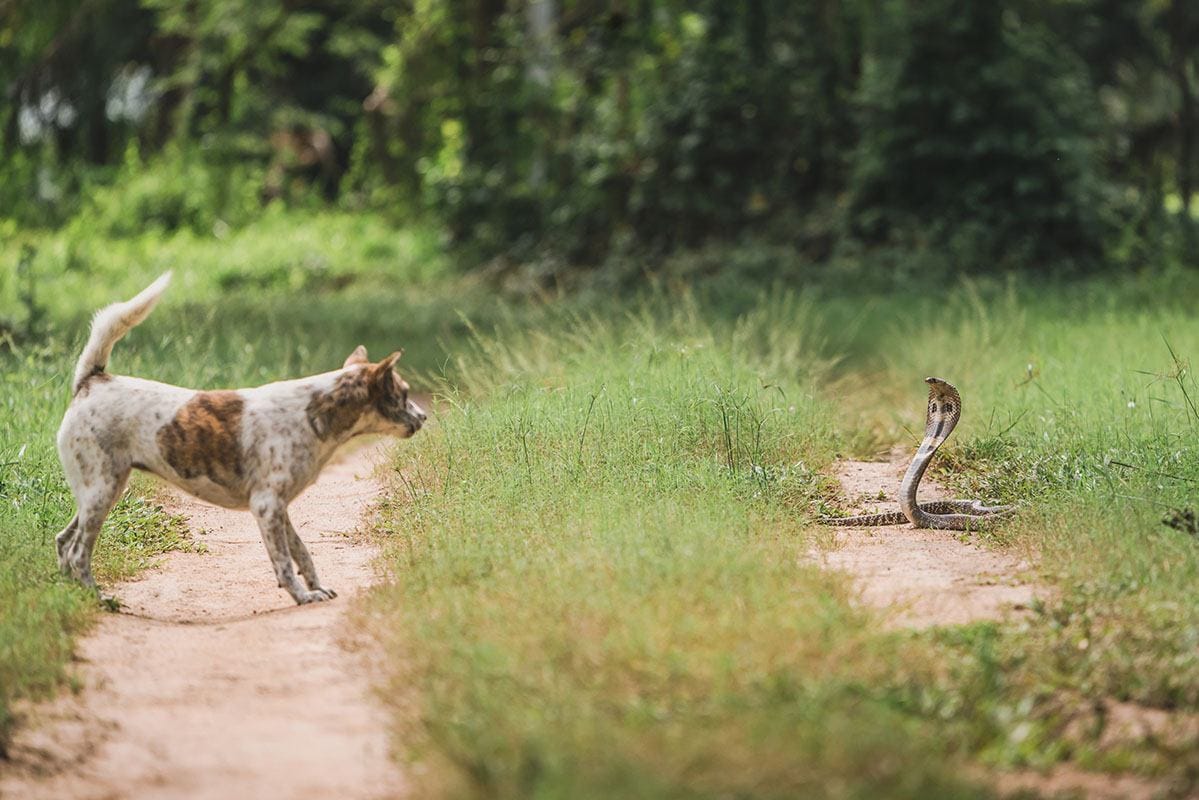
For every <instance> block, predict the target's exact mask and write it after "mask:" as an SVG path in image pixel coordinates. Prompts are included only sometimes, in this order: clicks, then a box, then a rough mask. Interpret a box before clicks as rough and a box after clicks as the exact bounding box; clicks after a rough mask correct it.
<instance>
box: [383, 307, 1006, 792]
mask: <svg viewBox="0 0 1199 800" xmlns="http://www.w3.org/2000/svg"><path fill="white" fill-rule="evenodd" d="M662 305H664V304H663V303H661V302H660V301H658V302H656V303H654V305H653V307H652V309H653V310H645V311H643V312H638V313H634V314H626V315H618V316H616V317H615V318H611V317H606V316H599V317H596V318H591V319H585V320H574V321H573V322H572V323H571V324H569V325H568V326H566V328H567V329H569V330H570V333H569V335H565V334H564V335H554V334H550V333H546V334H541V335H538V334H524V335H522V334H520V333H518V332H509V333H507V334H506V335H504V336H502V337H501V338H499V339H490V338H487V339H484V340H483V341H482V342H480V343H479V345H478V348H477V349H476V350H474V351H473V352H472V354H471V355H469V356H467V357H464V358H463V359H462V360H461V362H460V364H459V369H458V370H457V372H456V374H457V375H459V376H461V379H462V380H463V381H465V382H466V383H467V384H468V385H470V386H471V387H472V391H474V392H476V393H477V395H478V397H479V398H480V399H478V400H468V399H463V398H461V397H459V396H457V395H455V394H453V393H452V392H451V393H450V395H449V398H448V400H447V402H448V403H449V408H448V409H447V410H446V411H444V412H443V413H442V414H441V415H440V417H439V420H438V424H437V425H436V426H435V427H432V428H431V429H429V430H428V431H427V432H426V433H424V434H422V436H421V437H418V439H416V440H413V443H412V446H411V447H405V448H403V449H402V450H400V451H399V456H398V459H399V460H398V461H397V464H396V469H397V476H396V491H397V494H398V495H399V497H398V498H397V502H396V504H395V505H394V506H393V507H392V508H391V510H390V514H389V515H388V517H387V521H386V523H385V527H384V529H383V531H384V534H385V536H386V542H387V548H388V553H389V558H390V559H391V560H392V562H393V563H394V565H395V570H396V580H395V581H394V583H392V584H390V585H388V586H387V587H385V588H383V589H380V590H379V592H378V598H377V606H376V607H375V609H374V616H373V619H375V620H376V623H377V625H376V627H375V630H376V631H377V633H378V635H379V636H381V637H382V638H383V639H384V640H385V642H386V643H387V645H388V647H389V652H390V653H391V656H392V657H391V659H390V663H391V664H392V665H394V672H393V676H392V683H391V685H390V688H389V691H388V692H387V696H389V697H394V698H395V705H394V708H395V710H396V713H397V717H398V719H399V721H400V726H401V727H400V729H399V730H400V741H404V742H406V743H411V744H414V745H415V747H416V752H417V753H418V754H420V755H423V756H425V757H426V758H427V759H428V760H429V763H430V764H432V765H433V766H432V767H429V768H427V769H426V770H425V771H417V772H416V773H415V774H417V775H421V776H424V778H425V779H426V780H427V781H428V782H427V784H426V785H423V786H421V787H420V791H421V792H424V793H429V794H436V793H444V794H449V795H454V796H457V795H462V796H478V797H546V798H550V797H647V798H648V797H798V796H803V797H824V796H830V797H831V796H849V797H873V796H879V795H880V794H883V793H885V794H887V795H888V796H892V797H965V796H979V795H981V794H985V792H982V791H981V790H978V789H975V788H972V787H970V786H969V785H968V784H966V783H964V782H963V781H962V780H961V779H960V778H959V777H958V776H957V774H956V773H957V772H958V770H957V769H956V768H957V767H959V766H960V764H959V762H958V760H957V758H956V754H957V750H958V749H957V747H956V746H955V744H954V743H953V741H951V740H950V739H949V738H948V737H947V736H946V733H947V731H945V730H943V729H939V728H938V726H936V725H931V724H927V723H925V722H924V721H923V720H922V719H921V718H920V717H919V716H918V715H914V714H912V713H910V712H909V711H908V710H907V709H905V708H904V706H905V705H906V704H907V703H908V702H909V699H908V698H907V694H908V692H907V689H906V688H905V687H906V683H907V682H908V681H910V680H917V681H922V682H924V683H927V684H932V683H935V673H936V665H935V663H934V662H933V661H931V660H928V659H927V657H926V655H925V651H926V650H927V648H925V647H924V646H923V645H918V646H917V647H915V648H914V649H913V647H912V646H911V643H910V642H909V641H908V640H907V638H906V637H902V636H900V637H895V636H890V635H886V634H883V633H881V632H880V631H879V630H878V629H877V628H876V627H875V625H874V623H873V622H872V620H871V618H870V617H869V615H867V614H865V613H863V612H860V611H857V610H855V609H854V608H853V607H852V606H851V604H850V602H849V596H848V594H847V589H846V586H845V584H844V582H843V581H841V580H839V579H837V578H835V577H832V576H830V575H829V574H826V573H823V572H821V571H820V570H818V569H816V568H815V567H814V566H811V565H810V564H805V563H804V553H805V551H806V549H807V547H808V546H809V544H810V542H809V540H808V538H807V537H806V535H805V529H806V528H807V526H808V519H807V517H806V514H805V509H806V508H807V507H808V506H810V505H811V503H812V502H813V501H814V499H815V497H816V495H817V494H818V493H819V492H820V491H821V490H822V479H821V477H820V474H819V473H820V471H821V470H824V469H827V468H828V466H829V463H830V461H831V458H832V456H833V452H834V448H835V445H836V435H835V429H834V414H835V410H836V409H835V406H834V405H832V404H830V403H828V402H827V401H825V400H821V399H818V398H817V396H816V394H817V387H818V384H819V381H820V379H821V378H822V377H823V376H825V375H826V374H827V371H828V364H827V363H826V362H824V361H823V360H822V359H820V358H819V356H818V353H817V351H818V349H819V348H817V347H814V346H813V342H814V341H816V340H817V339H818V336H817V335H816V334H817V331H816V330H815V328H816V325H817V324H818V322H819V320H818V318H817V317H816V316H815V315H814V314H813V312H812V307H811V305H810V304H809V303H807V302H805V301H802V300H800V299H797V298H795V297H791V298H789V299H785V300H782V301H776V302H773V303H764V304H763V308H762V310H760V311H759V312H757V313H755V314H751V315H748V316H746V317H743V318H741V319H740V320H739V321H738V322H737V323H735V324H731V325H730V324H723V323H716V324H709V323H707V322H705V321H704V315H703V314H701V313H700V312H699V310H698V309H696V308H695V307H694V306H693V305H689V304H688V303H686V302H685V301H683V302H682V303H681V308H676V310H674V311H673V312H667V313H662V312H661V310H660V309H661V307H662ZM805 323H806V324H805ZM784 325H785V327H784ZM784 330H785V331H787V333H786V335H780V332H781V331H784ZM771 343H773V344H771ZM917 676H923V677H922V678H917ZM413 687H416V688H415V689H414V688H413Z"/></svg>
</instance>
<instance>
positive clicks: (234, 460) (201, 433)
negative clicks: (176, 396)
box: [157, 391, 245, 489]
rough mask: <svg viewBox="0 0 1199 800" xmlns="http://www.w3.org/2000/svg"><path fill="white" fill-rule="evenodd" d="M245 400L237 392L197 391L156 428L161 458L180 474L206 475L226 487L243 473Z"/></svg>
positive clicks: (239, 483) (185, 476) (241, 478)
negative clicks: (242, 444)
mask: <svg viewBox="0 0 1199 800" xmlns="http://www.w3.org/2000/svg"><path fill="white" fill-rule="evenodd" d="M244 408H245V401H244V400H243V399H242V397H241V395H239V394H238V393H237V392H229V391H223V392H199V393H197V394H196V396H195V397H193V398H192V399H191V400H188V401H187V402H186V403H185V404H184V405H183V407H182V408H180V409H179V411H178V412H177V413H176V414H175V418H174V419H172V420H171V421H170V422H168V423H167V424H166V425H164V426H162V427H161V428H159V429H158V435H157V439H158V447H159V450H161V451H162V455H163V458H164V459H166V462H167V463H168V464H170V465H171V468H172V469H174V470H175V472H177V473H178V474H179V476H180V477H182V478H199V477H207V478H208V479H209V480H211V481H212V482H213V483H216V484H218V485H220V486H224V487H226V488H230V489H232V488H235V487H237V486H240V485H241V483H242V480H243V478H244V477H245V467H244V464H243V458H242V455H243V454H242V447H241V421H242V411H243V410H244Z"/></svg>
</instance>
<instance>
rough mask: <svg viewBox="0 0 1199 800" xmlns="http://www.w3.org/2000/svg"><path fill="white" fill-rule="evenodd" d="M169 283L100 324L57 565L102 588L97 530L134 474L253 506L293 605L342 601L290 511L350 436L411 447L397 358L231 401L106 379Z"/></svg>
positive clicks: (361, 351) (73, 410)
mask: <svg viewBox="0 0 1199 800" xmlns="http://www.w3.org/2000/svg"><path fill="white" fill-rule="evenodd" d="M169 282H170V273H167V274H165V275H163V276H162V277H161V278H159V279H158V280H157V281H155V282H154V283H153V284H151V285H150V286H149V287H148V288H146V289H145V290H144V291H142V292H141V294H139V295H137V297H134V298H133V299H132V300H129V301H127V302H124V303H115V304H113V305H111V306H108V307H107V308H104V309H102V310H101V311H99V312H98V313H97V314H96V318H95V319H94V320H93V321H92V329H91V335H90V337H89V338H88V341H87V345H86V346H85V347H84V348H83V353H82V354H81V355H80V356H79V362H78V364H77V365H76V367H75V378H74V381H73V382H72V384H71V387H72V390H73V394H74V397H73V399H72V401H71V405H70V407H69V408H68V409H67V413H66V415H65V416H64V417H63V420H62V426H61V427H60V428H59V430H58V454H59V457H60V458H61V459H62V465H63V469H64V470H65V471H66V475H67V483H68V484H69V485H70V487H71V492H72V493H73V494H74V495H75V502H76V505H77V506H78V513H76V515H75V518H74V519H72V520H71V523H70V524H69V525H67V527H66V528H65V529H63V531H62V533H60V534H58V537H57V539H56V540H55V541H56V544H57V546H58V563H59V566H60V567H61V568H62V570H63V572H65V573H66V574H68V575H72V576H74V577H75V578H77V579H79V580H80V581H82V582H83V583H84V584H86V585H88V586H92V587H94V586H95V580H94V579H93V578H92V573H91V560H92V549H93V548H94V547H95V544H96V537H97V535H98V534H99V533H100V526H101V525H102V524H103V523H104V519H105V517H107V516H108V513H109V511H111V510H112V506H113V504H114V503H115V502H116V500H117V498H118V497H119V496H120V494H121V492H122V490H123V489H124V487H125V482H126V480H127V479H128V477H129V472H130V470H133V469H141V470H145V471H147V472H153V473H154V474H156V475H158V476H160V477H162V478H164V479H166V480H168V481H170V482H171V483H173V484H175V485H176V486H178V487H180V488H182V489H184V490H186V491H188V492H190V493H191V494H193V495H195V496H196V497H199V498H200V499H202V500H206V501H208V502H210V503H215V504H217V505H220V506H225V507H226V508H248V509H249V510H250V513H251V514H253V515H254V518H255V519H256V520H257V521H258V526H259V528H260V529H261V531H262V541H263V543H264V544H265V545H266V550H267V553H268V554H269V555H270V558H271V564H272V565H273V566H274V568H275V577H276V578H278V580H279V586H281V587H282V588H284V589H286V590H287V591H288V592H290V593H291V596H292V597H293V598H295V601H296V602H297V603H312V602H316V601H320V600H328V599H331V598H333V597H336V596H337V595H336V593H335V592H334V591H333V590H331V589H326V588H324V587H322V586H321V582H320V579H319V578H317V575H316V567H315V566H314V565H313V563H312V557H311V556H310V555H309V554H308V550H307V548H305V547H304V543H303V542H302V541H300V537H299V536H298V535H297V534H296V529H295V527H294V526H293V525H292V524H291V520H290V519H288V516H287V505H288V503H290V502H291V501H292V500H293V499H295V497H296V496H297V495H298V494H300V492H301V491H303V490H304V488H305V487H307V486H308V485H309V484H311V483H312V482H313V481H314V480H316V477H317V475H318V474H319V473H320V471H321V468H322V467H323V466H324V465H325V463H326V462H327V461H328V460H329V458H330V457H331V456H332V455H333V453H334V451H335V450H337V448H338V447H339V446H340V445H342V444H344V443H345V442H346V441H347V440H349V439H350V438H352V437H354V436H357V435H359V434H364V433H389V434H396V435H399V436H403V437H408V436H412V435H413V434H415V433H416V432H417V431H418V430H420V427H421V425H422V424H423V423H424V421H425V412H424V411H422V410H421V409H420V407H419V406H418V405H417V404H416V403H414V402H413V401H412V400H410V399H408V384H407V383H405V382H404V380H403V379H402V378H401V377H400V376H399V374H398V373H397V372H396V371H395V369H394V365H395V363H396V361H397V360H398V359H399V357H400V353H399V352H396V353H392V354H391V355H389V356H388V357H387V358H385V359H383V360H382V361H380V362H379V363H377V364H376V363H371V362H370V361H369V360H368V359H367V355H366V349H365V348H364V347H361V346H360V347H358V348H357V349H356V350H355V351H354V352H353V353H351V354H350V357H349V358H347V359H346V361H345V364H344V365H342V368H341V369H339V370H335V371H333V372H326V373H324V374H321V375H314V376H312V377H310V378H301V379H299V380H292V381H281V382H279V383H270V384H267V385H266V386H259V387H256V388H253V389H238V390H234V391H213V392H201V391H196V390H194V389H184V388H181V387H178V386H170V385H167V384H163V383H155V382H154V381H147V380H142V379H141V378H129V377H123V376H117V375H111V374H109V373H108V372H106V371H105V367H106V366H107V365H108V357H109V355H110V354H111V353H112V347H113V345H114V344H116V342H117V341H118V340H120V338H121V337H122V336H124V335H125V334H126V333H128V332H129V331H130V330H131V329H132V328H133V327H134V326H135V325H137V324H138V323H140V322H141V321H142V320H144V319H145V318H146V317H147V316H148V315H149V313H150V311H151V309H153V308H154V304H155V303H157V302H158V298H159V296H161V294H162V292H163V291H164V290H165V289H166V287H167V284H168V283H169ZM292 561H295V565H296V567H297V568H298V569H299V572H300V574H301V575H303V576H304V581H305V582H306V583H307V584H308V588H307V589H305V588H304V587H303V586H302V585H301V584H300V581H299V580H298V579H297V578H296V571H295V570H294V569H293V568H292Z"/></svg>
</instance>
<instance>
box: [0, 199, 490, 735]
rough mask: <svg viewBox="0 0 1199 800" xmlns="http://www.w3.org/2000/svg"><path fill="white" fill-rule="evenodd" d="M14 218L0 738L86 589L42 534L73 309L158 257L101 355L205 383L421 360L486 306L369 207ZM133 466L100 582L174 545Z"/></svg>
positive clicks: (116, 364)
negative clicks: (119, 234)
mask: <svg viewBox="0 0 1199 800" xmlns="http://www.w3.org/2000/svg"><path fill="white" fill-rule="evenodd" d="M74 231H75V229H74V228H68V229H65V230H64V231H59V232H55V233H40V234H39V233H35V232H23V233H18V234H17V235H13V236H10V237H7V238H6V239H5V240H4V242H3V243H0V597H2V598H4V600H3V602H0V752H2V751H3V742H4V740H5V737H6V735H7V734H8V732H9V731H10V728H11V725H12V717H11V707H12V702H13V701H14V700H15V699H16V698H20V697H27V696H37V695H41V694H44V693H45V692H48V691H50V690H52V689H53V688H54V687H56V686H58V685H60V684H61V682H62V679H63V677H64V672H63V670H64V665H65V663H66V662H67V659H68V657H69V655H70V652H71V647H72V639H73V637H74V635H75V634H77V633H78V632H79V631H80V630H81V629H82V628H83V627H84V626H86V625H87V624H88V622H89V621H90V620H91V619H92V618H93V615H94V612H95V610H96V603H95V600H94V598H93V597H92V596H91V595H90V594H88V593H87V592H84V591H82V590H81V589H79V588H78V587H76V586H74V585H73V584H71V583H70V582H68V581H65V580H63V579H61V578H59V577H58V576H57V574H56V571H57V567H56V564H55V559H54V546H53V537H54V535H55V534H56V533H57V532H58V531H59V530H60V529H61V528H62V527H63V526H64V525H65V524H66V523H67V521H68V520H69V519H70V517H71V515H72V513H73V512H74V505H73V501H72V500H71V497H70V493H69V491H68V490H67V487H66V485H65V482H64V480H63V477H62V470H61V468H60V466H59V464H58V457H57V454H56V452H55V449H54V433H55V431H56V430H57V427H58V423H59V421H60V419H61V417H62V413H63V411H64V410H65V409H66V406H67V402H68V400H69V393H68V389H67V384H68V380H69V375H70V372H71V370H72V369H73V365H74V361H75V358H76V357H77V355H78V350H79V347H80V346H81V344H82V339H83V336H84V332H85V328H86V324H87V320H88V318H89V317H90V315H91V313H92V312H93V311H94V310H95V309H96V308H97V307H99V306H101V305H103V304H105V303H108V302H112V301H114V300H118V299H124V298H126V297H129V296H131V295H132V294H133V293H134V292H136V291H137V290H139V289H140V288H142V287H143V286H145V285H146V284H147V283H148V282H149V281H150V280H152V279H153V278H154V277H155V276H156V275H157V274H159V273H160V272H162V271H163V270H164V269H167V268H173V269H174V270H175V283H174V285H173V286H172V287H171V289H170V291H169V292H168V294H167V295H166V297H165V299H164V302H163V304H162V306H161V307H160V308H159V309H158V310H157V311H155V313H154V314H153V316H151V318H150V319H149V320H148V321H147V322H146V323H145V324H144V325H143V326H141V327H139V328H138V329H137V330H135V331H134V332H132V333H131V334H130V335H129V337H128V338H127V339H126V340H125V341H123V342H121V344H119V345H118V346H117V348H116V351H115V352H114V355H113V361H112V365H111V368H112V370H113V371H114V372H117V373H121V374H133V375H139V376H143V377H147V378H153V379H158V380H164V381H168V382H172V383H180V384H184V385H190V386H197V387H206V388H218V387H226V386H244V385H252V384H258V383H263V382H266V381H269V380H276V379H280V378H285V377H294V376H296V375H299V374H304V373H311V372H318V371H324V370H328V369H333V368H336V367H337V366H339V365H340V364H341V362H342V360H343V359H344V358H345V355H346V354H347V353H348V352H349V351H350V350H352V349H353V348H354V346H355V345H357V344H359V343H365V344H366V345H367V346H368V347H370V348H372V350H373V351H374V352H376V353H386V352H389V351H390V350H392V349H394V348H396V347H399V346H405V347H406V348H407V349H408V353H409V354H408V356H407V357H406V359H405V364H404V365H403V366H404V367H405V369H409V368H411V367H412V366H413V365H415V367H416V368H417V370H418V372H419V371H421V370H424V371H426V372H436V371H438V370H439V368H440V364H441V356H440V353H441V352H443V350H442V346H441V344H442V343H443V342H449V341H453V340H454V338H455V337H460V336H462V335H463V334H464V332H465V331H466V327H465V324H464V323H463V322H462V321H461V315H462V314H469V315H470V316H471V317H472V318H475V319H480V320H483V321H485V320H487V319H488V318H489V315H490V314H493V313H495V312H494V311H493V309H494V307H495V304H494V302H493V300H492V298H491V297H490V296H489V295H488V294H487V293H486V292H485V291H484V290H483V289H481V288H479V287H476V286H475V285H474V284H472V283H471V282H469V281H467V280H462V279H457V278H455V277H453V276H451V275H449V274H447V269H446V264H445V261H444V259H442V258H440V257H438V256H437V248H436V242H435V241H433V240H432V239H431V238H430V237H426V236H423V235H419V234H414V233H411V232H409V231H403V230H399V231H397V230H395V229H394V228H392V227H391V226H390V225H389V224H387V223H386V222H384V221H383V220H380V219H377V218H374V217H370V216H360V217H350V216H347V215H336V214H322V215H312V216H307V217H306V216H301V215H291V216H287V215H275V214H271V215H268V216H267V217H265V218H264V219H263V220H261V221H260V222H258V223H256V224H255V225H254V226H252V227H249V228H246V229H242V230H238V231H227V232H225V233H224V234H223V236H224V238H217V237H207V238H200V237H197V236H195V235H194V234H191V233H179V234H174V235H164V234H157V233H148V234H146V235H144V236H141V237H137V238H132V239H113V240H106V239H103V238H100V237H96V236H87V235H84V234H82V233H78V232H74ZM148 487H149V484H148V483H145V484H139V483H138V482H136V481H135V483H134V490H133V491H132V492H131V493H130V494H128V495H126V497H125V499H123V500H122V501H121V503H120V504H119V505H118V507H117V509H116V510H115V511H114V514H113V516H112V517H111V518H110V520H109V522H108V523H107V524H106V525H105V529H104V532H103V534H102V535H101V537H100V544H99V546H98V549H97V561H96V565H97V576H98V578H99V580H100V581H101V582H102V583H103V582H111V581H114V580H118V579H121V578H126V577H129V576H131V575H132V574H134V573H136V572H137V570H139V569H141V568H144V567H145V565H146V564H147V563H149V562H150V561H152V560H153V558H154V556H155V555H157V554H159V553H161V552H165V551H166V550H170V549H176V548H179V547H186V546H190V545H189V544H188V542H187V540H186V538H185V537H184V532H183V529H182V527H181V526H180V524H179V521H178V520H174V519H172V518H170V517H169V516H167V515H165V514H163V513H162V512H161V511H160V510H159V509H158V508H157V506H156V505H155V504H154V503H153V492H152V490H150V489H149V488H148Z"/></svg>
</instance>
